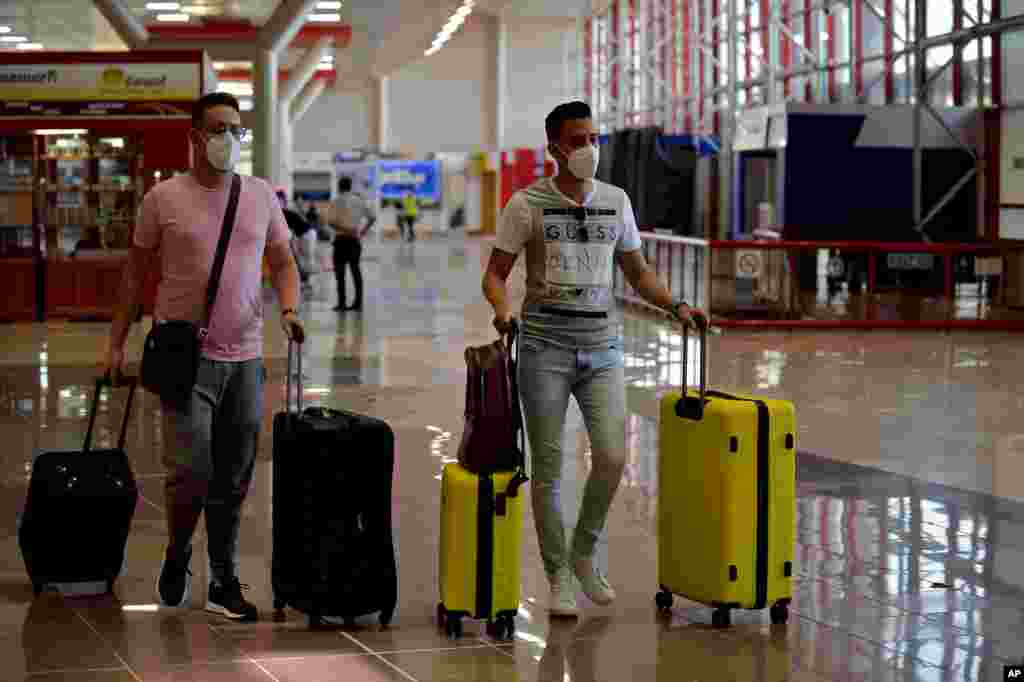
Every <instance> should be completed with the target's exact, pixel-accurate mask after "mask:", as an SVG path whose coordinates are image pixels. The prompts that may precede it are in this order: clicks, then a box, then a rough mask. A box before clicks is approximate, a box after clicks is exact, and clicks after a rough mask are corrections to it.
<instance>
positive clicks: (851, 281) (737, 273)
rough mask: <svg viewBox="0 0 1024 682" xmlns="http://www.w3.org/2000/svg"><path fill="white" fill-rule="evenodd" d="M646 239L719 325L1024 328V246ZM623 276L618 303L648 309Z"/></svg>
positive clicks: (685, 295) (664, 272) (656, 260)
mask: <svg viewBox="0 0 1024 682" xmlns="http://www.w3.org/2000/svg"><path fill="white" fill-rule="evenodd" d="M641 237H642V240H643V250H644V256H645V258H646V259H647V262H648V263H649V264H650V265H651V266H652V267H653V268H654V269H655V271H656V272H657V273H658V274H659V276H660V277H661V279H662V281H663V282H665V283H666V284H667V285H668V287H669V289H670V291H671V292H672V294H673V296H674V297H677V298H682V299H684V300H686V301H688V302H690V303H692V304H694V305H698V306H700V307H702V308H704V309H706V310H710V312H711V315H712V318H713V322H714V324H715V325H716V326H719V327H759V328H819V329H844V328H858V329H885V328H907V329H991V330H1024V273H1021V272H1019V270H1020V269H1021V268H1022V267H1024V258H1022V256H1024V245H1015V244H1007V243H985V244H962V243H943V244H924V243H888V242H841V241H833V242H806V241H719V240H703V239H693V238H686V237H676V236H671V235H664V234H656V233H651V232H643V233H641ZM623 280H624V278H623V277H622V274H621V273H620V272H618V271H617V272H616V277H615V289H614V290H615V294H616V295H617V296H618V297H619V299H620V300H622V301H624V302H626V303H629V304H639V305H641V306H646V305H647V304H646V303H644V302H643V301H642V299H640V297H639V296H638V295H637V294H636V292H634V291H633V290H632V287H630V286H629V284H628V283H626V282H624V281H623ZM1018 281H1019V283H1018Z"/></svg>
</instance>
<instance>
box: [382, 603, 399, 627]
mask: <svg viewBox="0 0 1024 682" xmlns="http://www.w3.org/2000/svg"><path fill="white" fill-rule="evenodd" d="M394 615H395V609H394V608H390V609H388V610H386V611H381V612H380V618H379V621H380V626H381V627H382V628H386V627H387V626H389V625H391V618H392V617H393V616H394Z"/></svg>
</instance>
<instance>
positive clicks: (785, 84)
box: [779, 0, 793, 98]
mask: <svg viewBox="0 0 1024 682" xmlns="http://www.w3.org/2000/svg"><path fill="white" fill-rule="evenodd" d="M779 14H781V15H782V16H781V19H782V25H783V26H785V27H786V29H791V28H792V27H791V26H790V22H789V0H782V2H781V3H780V7H779ZM791 50H792V45H790V43H789V38H788V37H786V34H785V33H783V32H782V31H779V56H780V57H781V58H782V72H783V73H786V72H787V71H789V68H790V66H791V65H792V61H793V59H792V56H791V54H790V53H791ZM782 95H783V98H787V97H789V76H783V78H782Z"/></svg>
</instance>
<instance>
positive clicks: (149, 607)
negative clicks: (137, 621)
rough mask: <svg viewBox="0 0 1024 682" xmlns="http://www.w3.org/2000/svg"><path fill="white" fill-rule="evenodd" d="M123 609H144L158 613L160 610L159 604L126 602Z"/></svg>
mask: <svg viewBox="0 0 1024 682" xmlns="http://www.w3.org/2000/svg"><path fill="white" fill-rule="evenodd" d="M121 610H122V611H144V612H149V613H156V612H157V611H159V610H160V607H159V606H158V605H157V604H125V605H124V606H122V607H121Z"/></svg>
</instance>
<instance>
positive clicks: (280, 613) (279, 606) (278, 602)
mask: <svg viewBox="0 0 1024 682" xmlns="http://www.w3.org/2000/svg"><path fill="white" fill-rule="evenodd" d="M285 606H287V604H285V601H284V600H283V599H278V598H277V597H274V622H275V623H283V622H284V621H285V615H284V607H285Z"/></svg>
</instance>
